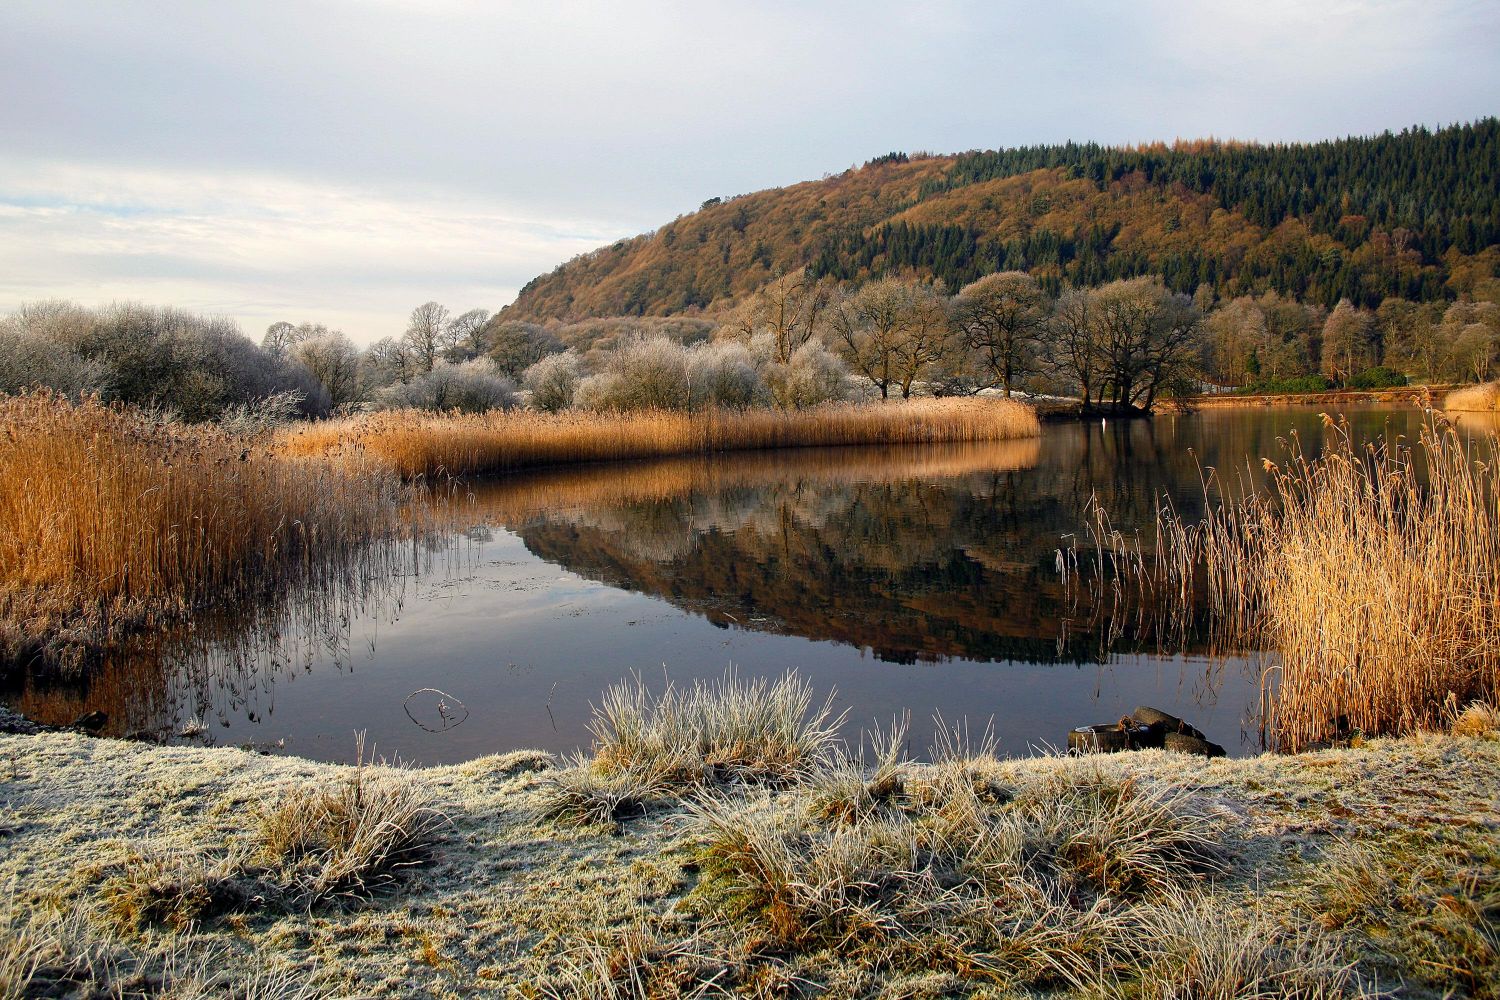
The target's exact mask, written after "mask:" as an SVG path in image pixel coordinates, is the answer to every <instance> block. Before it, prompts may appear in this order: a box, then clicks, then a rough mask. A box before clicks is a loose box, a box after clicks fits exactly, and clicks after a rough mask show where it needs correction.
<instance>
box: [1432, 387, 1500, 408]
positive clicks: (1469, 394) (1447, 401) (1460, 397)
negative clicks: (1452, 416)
mask: <svg viewBox="0 0 1500 1000" xmlns="http://www.w3.org/2000/svg"><path fill="white" fill-rule="evenodd" d="M1443 409H1445V410H1459V411H1464V412H1474V413H1494V412H1496V411H1497V410H1500V382H1485V383H1483V384H1481V385H1468V386H1464V387H1463V388H1462V389H1454V390H1453V391H1452V392H1450V393H1448V395H1447V396H1446V397H1444V399H1443Z"/></svg>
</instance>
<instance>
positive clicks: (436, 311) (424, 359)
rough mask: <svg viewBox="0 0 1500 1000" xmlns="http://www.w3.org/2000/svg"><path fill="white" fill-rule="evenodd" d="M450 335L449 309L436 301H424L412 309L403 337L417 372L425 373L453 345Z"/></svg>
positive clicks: (430, 369)
mask: <svg viewBox="0 0 1500 1000" xmlns="http://www.w3.org/2000/svg"><path fill="white" fill-rule="evenodd" d="M449 337H450V332H449V324H448V310H447V309H446V308H445V307H443V306H441V305H438V304H437V303H436V302H424V303H422V304H421V305H419V306H417V307H416V308H415V309H413V310H412V311H411V319H410V320H409V321H408V322H407V325H406V333H404V334H402V337H401V339H402V341H403V342H404V343H405V345H406V348H407V350H408V351H409V352H410V354H411V360H412V364H414V365H415V366H416V369H417V372H418V373H425V372H430V371H432V366H433V365H435V364H437V362H438V359H439V358H441V357H442V356H443V354H444V353H445V352H446V351H447V350H448V349H449V348H450V347H452V346H453V344H452V341H451V340H450V339H449Z"/></svg>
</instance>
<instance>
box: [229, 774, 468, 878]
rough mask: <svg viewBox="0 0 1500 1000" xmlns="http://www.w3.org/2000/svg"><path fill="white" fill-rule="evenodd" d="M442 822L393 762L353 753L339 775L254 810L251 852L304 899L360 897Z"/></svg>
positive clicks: (419, 850) (410, 861)
mask: <svg viewBox="0 0 1500 1000" xmlns="http://www.w3.org/2000/svg"><path fill="white" fill-rule="evenodd" d="M361 757H362V754H361ZM444 822H446V820H445V817H444V816H443V814H442V813H441V812H440V811H439V810H438V809H437V808H435V807H434V805H433V804H432V802H431V800H430V799H429V797H428V795H427V794H426V792H424V791H423V790H422V788H421V786H420V785H419V784H418V783H416V782H415V781H412V780H411V779H410V778H409V776H407V775H405V774H404V773H402V771H401V770H400V769H399V768H387V767H375V766H373V765H370V764H365V763H363V762H362V761H361V763H359V764H358V765H356V766H355V768H354V769H353V772H352V773H351V774H350V775H349V776H348V777H347V778H345V779H344V780H342V781H340V782H337V783H335V784H333V785H331V786H302V787H298V788H296V789H294V790H292V791H290V792H287V793H286V794H284V795H283V796H282V797H281V798H280V800H278V801H277V802H276V803H274V804H273V805H272V806H271V807H270V808H268V809H267V810H266V811H265V812H264V813H262V815H261V817H260V824H259V830H258V833H257V839H258V841H259V846H260V856H259V860H260V862H261V863H262V864H263V865H264V866H265V867H266V868H267V869H268V871H269V873H270V874H271V875H272V877H273V878H274V879H275V881H276V882H277V883H278V885H279V886H280V887H281V889H282V891H283V892H284V893H286V894H288V895H290V896H292V897H293V898H295V899H297V900H299V901H301V902H302V903H303V904H305V905H312V904H315V903H319V902H323V901H326V900H331V899H335V898H359V897H364V896H368V895H370V894H371V893H373V892H375V891H377V890H378V889H380V888H382V887H384V886H386V885H389V884H390V883H391V882H392V881H393V880H394V876H395V873H396V872H397V871H399V870H400V869H402V868H406V867H410V866H412V865H414V864H416V863H418V862H419V861H420V860H421V859H422V857H423V856H424V855H425V854H426V852H427V851H428V850H429V849H430V848H431V846H432V844H433V841H434V839H435V837H436V834H437V832H438V830H439V829H440V828H441V826H442V825H443V824H444Z"/></svg>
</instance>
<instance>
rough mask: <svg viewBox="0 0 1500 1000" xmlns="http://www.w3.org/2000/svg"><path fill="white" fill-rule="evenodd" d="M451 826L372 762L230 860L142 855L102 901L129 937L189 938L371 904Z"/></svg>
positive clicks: (312, 794) (269, 810)
mask: <svg viewBox="0 0 1500 1000" xmlns="http://www.w3.org/2000/svg"><path fill="white" fill-rule="evenodd" d="M444 822H446V818H445V817H444V816H443V814H442V813H441V812H439V811H438V810H437V809H436V808H435V807H434V806H433V804H432V800H431V798H430V796H429V795H428V793H427V792H426V791H425V790H424V789H423V788H422V787H421V786H420V785H419V784H418V783H417V782H415V781H412V780H411V779H410V776H409V775H408V774H406V773H404V772H403V771H402V770H401V769H399V768H388V767H376V766H374V765H371V764H367V763H364V761H363V748H362V747H361V749H360V763H359V764H358V765H357V766H356V767H354V768H353V769H352V771H351V772H350V773H349V774H348V775H347V776H345V777H343V778H342V779H341V780H338V781H334V782H331V783H328V784H323V785H300V786H297V787H294V788H292V789H290V790H288V791H286V792H284V793H283V794H282V795H281V796H280V797H279V798H278V799H276V800H275V801H274V802H273V803H271V804H270V805H269V806H267V807H266V808H265V809H264V810H263V811H261V812H260V813H259V815H258V818H257V823H256V828H255V830H254V831H253V833H252V835H251V837H250V838H249V839H248V842H238V843H235V844H233V845H232V846H231V847H230V849H229V850H228V851H227V852H222V853H218V854H215V853H210V852H205V851H200V850H196V849H194V850H179V851H170V852H160V851H154V850H151V849H137V850H132V851H131V852H130V853H128V854H127V855H126V856H125V857H124V859H123V860H122V861H121V862H119V863H118V864H115V865H112V866H110V868H109V869H108V870H107V871H106V872H105V874H104V877H103V879H102V881H101V882H100V884H99V887H98V890H97V893H96V899H97V901H98V903H99V905H100V910H101V912H102V915H103V917H104V919H105V921H106V922H107V923H108V924H110V925H111V926H112V927H115V928H116V929H118V930H120V931H123V932H134V931H140V930H144V929H147V928H151V927H165V928H167V929H169V930H172V931H176V932H179V933H181V932H187V931H190V930H191V929H192V928H194V927H196V926H200V925H202V924H204V923H205V922H207V921H210V920H212V919H214V918H217V917H221V916H224V915H226V914H232V913H247V912H255V911H270V912H294V911H296V910H306V909H309V908H311V907H313V906H316V905H318V904H320V903H327V902H331V901H350V900H356V899H367V898H369V897H371V896H372V895H374V894H375V893H376V892H378V891H380V890H381V889H384V888H386V887H388V886H390V885H392V884H393V883H394V882H395V880H396V876H397V874H398V873H399V871H400V870H401V869H403V868H407V867H410V866H413V865H416V864H418V863H420V862H421V860H422V859H423V858H424V857H425V856H426V854H427V852H428V850H429V849H430V848H431V846H432V843H433V841H434V839H435V836H436V833H437V831H438V829H439V828H440V827H441V826H442V824H443V823H444Z"/></svg>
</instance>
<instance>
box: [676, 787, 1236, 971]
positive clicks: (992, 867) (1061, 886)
mask: <svg viewBox="0 0 1500 1000" xmlns="http://www.w3.org/2000/svg"><path fill="white" fill-rule="evenodd" d="M990 763H991V764H993V762H990ZM964 764H965V766H963V767H959V766H957V765H958V762H955V761H948V762H945V763H944V764H942V765H934V767H937V768H939V769H940V770H941V773H938V774H936V775H935V776H934V780H936V781H938V782H939V783H941V784H942V785H943V787H944V790H945V791H946V792H947V793H948V797H947V798H946V800H945V801H942V802H941V803H937V802H936V801H934V800H933V799H932V798H931V797H930V796H924V795H922V794H920V793H919V792H918V791H917V787H916V786H918V785H919V784H921V783H922V782H924V781H925V780H927V776H926V775H923V774H922V772H925V771H927V770H928V769H927V768H919V769H914V770H913V772H912V774H911V775H910V776H909V784H910V787H909V788H908V789H907V791H906V792H905V793H903V794H897V795H890V796H888V797H885V798H884V799H883V800H880V801H876V802H873V803H872V802H870V801H868V800H863V801H860V808H859V809H857V810H852V811H851V810H835V811H833V812H832V813H830V812H829V811H828V810H827V809H826V808H825V800H824V798H823V797H822V796H821V795H820V790H819V788H818V786H817V785H816V784H814V785H813V786H812V787H811V789H810V790H809V794H808V795H807V796H806V798H807V804H808V805H809V806H810V808H809V809H807V810H805V811H804V812H803V813H802V814H801V815H798V814H797V813H795V812H793V811H788V810H786V809H778V808H775V807H774V806H772V805H771V804H769V803H767V804H765V805H762V806H759V807H750V808H747V807H746V805H745V803H743V802H737V801H731V800H727V799H717V798H712V797H709V798H706V799H704V800H702V801H701V802H698V803H696V804H693V805H691V806H690V809H691V811H692V812H693V813H694V814H695V815H696V816H697V817H698V819H699V821H700V823H701V824H702V828H703V830H704V832H705V836H706V841H705V846H704V848H703V851H702V867H703V871H704V873H705V879H704V881H703V882H702V883H701V884H700V886H699V888H698V889H697V890H696V897H697V899H698V905H700V906H702V907H705V908H707V909H708V910H709V911H710V912H713V913H716V914H718V915H721V916H724V917H727V918H729V919H733V920H748V921H750V922H751V923H752V924H754V925H755V926H756V928H757V929H758V930H759V931H760V932H761V933H763V934H765V935H766V936H767V937H768V938H769V939H770V940H771V941H772V942H774V943H775V944H776V945H778V946H779V947H782V948H787V949H792V950H795V951H799V952H805V953H818V952H819V951H821V950H827V951H829V952H831V953H834V954H837V955H839V956H840V957H851V956H857V957H859V958H860V959H861V960H868V961H869V962H871V963H873V964H875V965H876V966H879V967H883V968H891V969H916V968H921V969H931V970H937V971H941V970H948V971H951V972H954V973H957V974H960V975H963V976H966V977H970V978H973V979H978V980H989V981H993V982H1000V983H1005V984H1008V985H1024V984H1046V983H1058V982H1060V983H1064V984H1067V985H1069V986H1072V987H1073V988H1075V989H1082V988H1084V987H1085V986H1087V985H1090V984H1096V983H1097V977H1098V976H1099V974H1100V973H1101V971H1102V970H1105V969H1109V968H1113V967H1114V966H1115V964H1116V962H1115V958H1114V956H1115V955H1116V953H1117V951H1118V950H1119V949H1121V948H1123V947H1126V945H1127V944H1129V942H1128V941H1126V939H1125V938H1124V937H1122V934H1123V933H1124V928H1125V923H1124V914H1125V912H1126V910H1127V909H1128V907H1129V906H1131V905H1133V904H1135V903H1137V902H1141V901H1147V902H1149V901H1152V900H1160V899H1167V898H1172V897H1174V895H1175V894H1178V893H1180V892H1182V891H1184V890H1186V889H1189V888H1192V887H1196V886H1201V885H1204V884H1206V882H1207V881H1208V880H1211V879H1213V878H1215V877H1216V876H1219V875H1222V874H1223V873H1224V872H1225V870H1226V869H1225V865H1224V862H1223V854H1222V852H1221V850H1220V848H1219V845H1218V841H1217V838H1218V835H1219V832H1220V828H1219V824H1218V823H1217V822H1216V821H1214V820H1211V819H1209V818H1208V817H1207V816H1206V815H1205V814H1204V813H1203V812H1202V811H1201V810H1200V809H1199V808H1198V806H1197V804H1196V803H1195V802H1193V801H1192V800H1191V799H1189V798H1188V797H1187V796H1186V795H1185V794H1182V793H1174V792H1168V791H1162V790H1157V789H1155V788H1149V787H1146V786H1143V785H1140V784H1138V783H1137V782H1135V781H1134V780H1132V779H1129V778H1122V777H1118V776H1114V775H1106V774H1104V773H1102V772H1100V771H1099V770H1098V769H1097V768H1090V766H1088V765H1078V766H1073V765H1068V766H1063V767H1060V768H1059V770H1058V772H1057V773H1056V774H1053V775H1051V776H1050V777H1048V778H1046V779H1044V780H1041V781H1033V782H1029V783H1024V784H1023V785H1022V786H1020V787H1019V788H1018V789H1016V791H1015V795H1014V797H1013V798H1010V797H1008V796H988V795H982V794H981V791H980V790H981V789H982V788H984V787H985V786H984V785H983V784H981V783H979V782H976V781H975V780H974V778H975V777H976V776H977V775H978V773H980V772H982V771H984V770H986V768H985V767H984V765H983V762H978V761H970V762H964ZM881 770H882V768H881V766H880V765H879V764H877V766H876V769H875V770H874V771H873V772H871V778H872V779H874V778H876V777H878V776H879V774H880V772H881ZM919 775H921V776H919ZM918 803H920V804H918Z"/></svg>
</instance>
